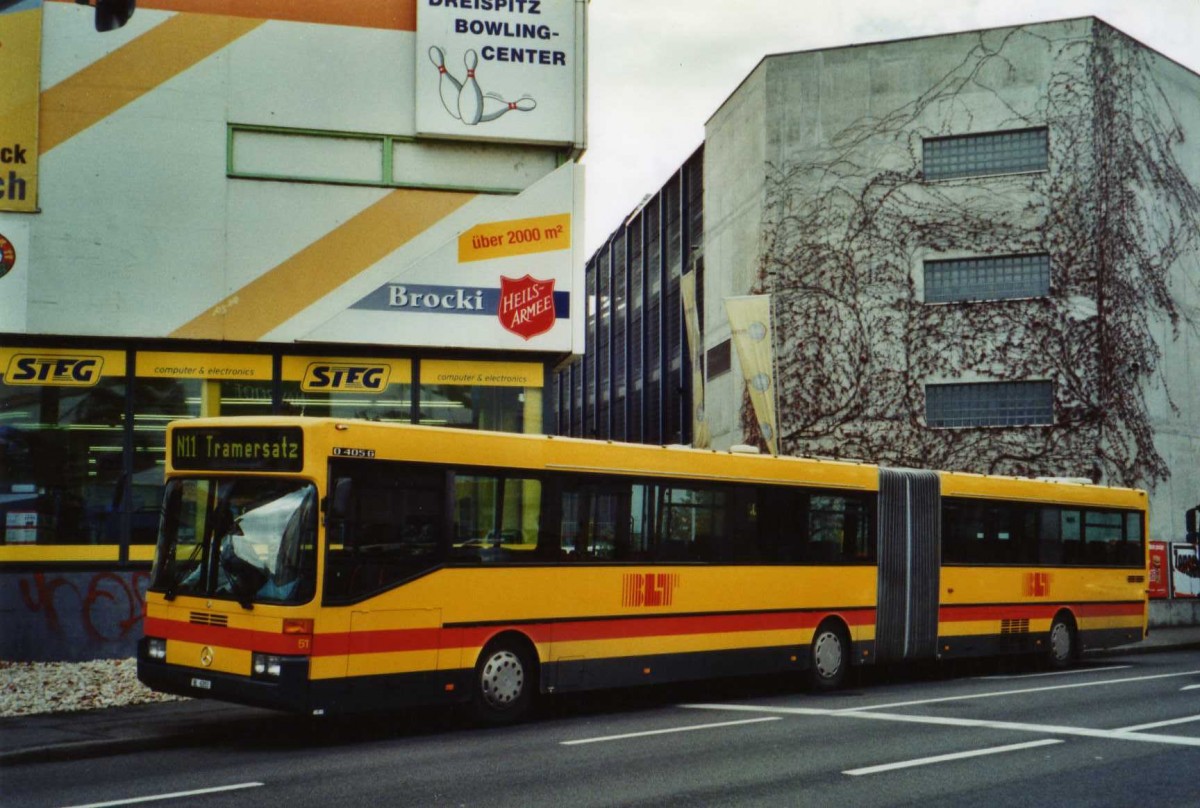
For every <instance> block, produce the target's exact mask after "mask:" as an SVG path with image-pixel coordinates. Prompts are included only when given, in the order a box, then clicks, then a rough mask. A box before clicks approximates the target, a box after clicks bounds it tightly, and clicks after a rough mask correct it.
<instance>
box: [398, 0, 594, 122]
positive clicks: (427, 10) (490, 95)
mask: <svg viewBox="0 0 1200 808" xmlns="http://www.w3.org/2000/svg"><path fill="white" fill-rule="evenodd" d="M585 11H586V9H585V6H584V3H583V0H418V4H417V47H416V61H417V64H416V83H417V86H416V106H417V116H416V121H417V132H418V133H419V134H421V135H432V136H442V137H456V138H469V139H471V140H507V141H520V142H525V143H571V144H574V143H582V142H583V112H582V108H583V81H584V69H583V68H584V65H583V58H584V53H585V52H586V49H585V47H584V44H583V37H584V30H583V29H584V22H583V20H584V14H585Z"/></svg>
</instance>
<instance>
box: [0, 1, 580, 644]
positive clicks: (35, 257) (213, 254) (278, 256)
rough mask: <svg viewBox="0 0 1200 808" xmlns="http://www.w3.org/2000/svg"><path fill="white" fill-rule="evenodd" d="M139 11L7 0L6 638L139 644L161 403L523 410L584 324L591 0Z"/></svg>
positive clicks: (0, 350) (398, 412) (478, 416)
mask: <svg viewBox="0 0 1200 808" xmlns="http://www.w3.org/2000/svg"><path fill="white" fill-rule="evenodd" d="M131 5H132V4H129V3H121V2H115V3H108V4H107V5H105V4H101V6H102V7H101V8H98V9H96V8H91V7H87V6H80V5H76V4H75V3H73V2H60V1H59V0H44V1H43V0H22V1H21V2H18V3H16V4H11V3H10V4H5V8H4V9H3V11H0V38H2V39H3V40H4V42H5V52H6V53H9V54H10V56H9V57H8V58H9V59H12V57H13V56H14V55H15V58H16V61H15V62H13V61H7V62H6V65H12V64H16V65H18V67H19V68H20V69H18V70H11V69H10V67H9V66H6V67H5V71H6V73H5V76H4V81H5V82H7V83H6V84H5V85H3V90H4V91H0V135H2V136H3V137H0V143H2V144H3V146H2V147H0V156H2V157H3V165H2V166H0V180H3V185H2V186H0V256H2V258H0V530H2V531H3V533H0V624H2V626H3V630H0V658H3V659H71V658H75V659H78V658H91V657H102V656H120V655H127V654H130V653H132V649H133V643H134V641H135V640H136V638H137V636H138V633H139V630H140V619H141V603H142V593H143V592H144V588H145V583H146V579H147V577H148V571H149V562H150V560H151V558H152V555H153V542H154V537H155V533H156V530H157V522H158V500H159V498H160V495H161V488H162V468H163V459H164V446H163V438H164V430H165V425H166V423H167V422H168V421H170V420H172V419H178V418H190V417H196V416H201V415H244V414H272V413H300V414H311V415H332V416H337V417H347V418H351V417H354V418H369V419H373V420H383V421H405V422H414V423H431V424H450V425H456V426H460V427H464V428H481V429H500V430H509V431H518V432H544V431H546V422H547V414H548V413H552V409H551V405H552V397H551V396H549V395H547V389H548V385H549V382H550V381H551V378H552V370H553V368H554V367H555V366H556V365H557V364H558V363H560V362H561V361H562V359H563V357H565V356H570V355H571V354H573V353H575V352H578V351H580V350H581V346H582V336H583V299H582V296H581V295H580V294H579V290H578V287H579V285H580V284H581V283H582V277H583V260H582V259H583V256H582V253H581V248H580V244H579V242H580V238H581V236H582V220H581V213H582V188H583V186H582V171H581V169H580V167H579V166H578V165H577V160H578V157H579V156H580V154H581V153H582V151H583V148H584V146H585V143H584V132H585V120H584V110H585V105H586V94H585V86H584V82H585V77H586V65H585V59H586V12H587V3H586V0H554V1H553V2H544V3H541V4H528V5H526V4H521V5H520V6H519V7H518V6H516V5H514V7H513V8H512V9H507V10H506V9H495V8H492V7H491V6H490V5H489V6H488V8H459V7H458V6H457V5H452V4H444V3H440V2H431V0H381V1H380V2H372V3H362V4H358V3H332V4H330V3H324V2H321V0H297V2H290V3H286V4H276V3H265V4H264V3H247V4H237V3H234V4H230V3H226V2H221V1H220V0H212V2H206V1H205V0H201V2H191V3H186V4H180V3H178V2H173V0H140V2H138V3H137V5H136V11H133V12H132V16H130V12H131V11H132V9H131V8H130V6H131ZM114 9H115V10H114ZM535 10H536V13H535ZM14 42H15V43H19V44H20V46H21V50H20V52H19V53H15V54H13V53H12V52H11V51H10V47H9V45H10V43H14ZM14 144H15V145H14Z"/></svg>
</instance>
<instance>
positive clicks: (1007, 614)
mask: <svg viewBox="0 0 1200 808" xmlns="http://www.w3.org/2000/svg"><path fill="white" fill-rule="evenodd" d="M1061 608H1066V609H1070V610H1071V611H1073V612H1075V614H1077V615H1079V616H1080V617H1116V616H1123V615H1140V614H1141V613H1142V610H1143V608H1144V605H1143V604H1142V602H1141V601H1134V602H1130V603H1068V604H1061V603H1009V604H995V603H989V604H986V605H983V606H943V607H941V609H939V610H938V620H939V622H942V623H961V622H964V621H969V620H1024V619H1038V618H1047V619H1048V618H1051V617H1053V616H1054V615H1055V613H1056V612H1057V611H1058V610H1059V609H1061Z"/></svg>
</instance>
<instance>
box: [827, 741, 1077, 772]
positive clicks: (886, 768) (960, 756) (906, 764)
mask: <svg viewBox="0 0 1200 808" xmlns="http://www.w3.org/2000/svg"><path fill="white" fill-rule="evenodd" d="M1056 743H1063V741H1060V740H1057V739H1054V738H1048V739H1046V740H1043V741H1026V742H1025V743H1012V744H1009V745H1007V746H993V747H990V748H988V749H972V750H971V751H969V752H951V753H948V754H945V755H933V756H932V757H923V758H916V759H914V760H902V761H900V762H898V763H881V764H879V765H878V766H864V767H863V768H861V769H847V770H846V771H844V772H842V774H848V775H850V776H851V777H858V776H859V775H863V774H880V773H881V772H890V771H894V770H896V769H907V768H911V767H913V766H928V765H929V764H931V763H947V762H949V761H953V760H965V759H967V758H974V757H982V756H984V755H998V754H1001V753H1003V752H1016V751H1017V750H1019V749H1033V748H1034V747H1038V746H1052V745H1054V744H1056Z"/></svg>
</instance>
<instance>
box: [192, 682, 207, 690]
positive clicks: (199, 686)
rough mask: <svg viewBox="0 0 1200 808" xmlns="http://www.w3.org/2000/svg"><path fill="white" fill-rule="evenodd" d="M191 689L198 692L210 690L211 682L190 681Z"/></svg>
mask: <svg viewBox="0 0 1200 808" xmlns="http://www.w3.org/2000/svg"><path fill="white" fill-rule="evenodd" d="M192 687H195V688H197V689H199V690H212V682H210V681H209V680H207V679H192Z"/></svg>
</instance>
